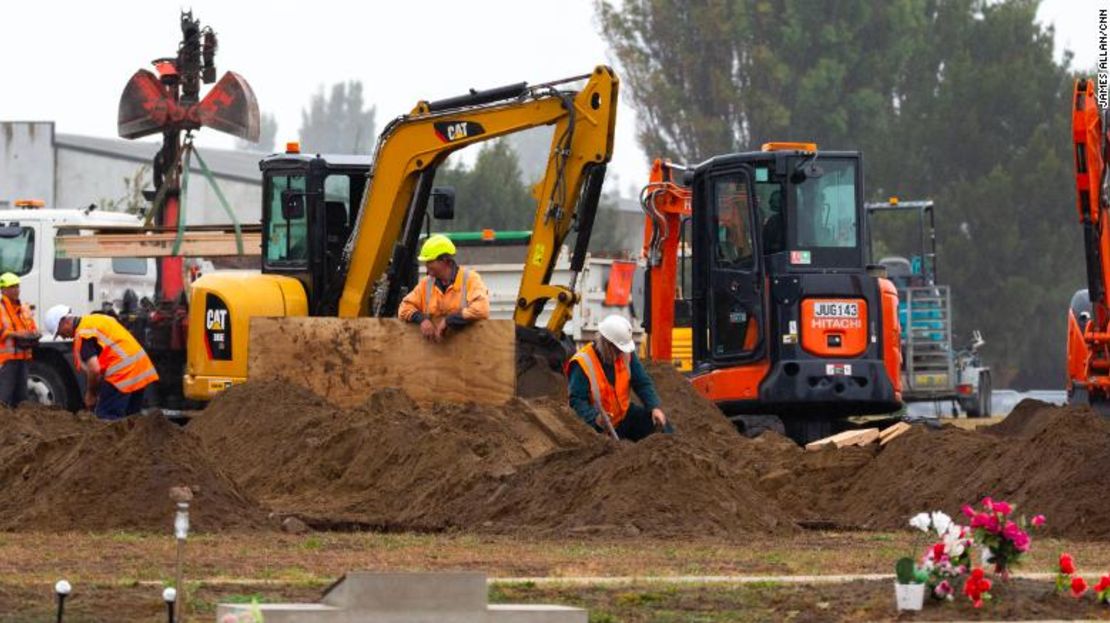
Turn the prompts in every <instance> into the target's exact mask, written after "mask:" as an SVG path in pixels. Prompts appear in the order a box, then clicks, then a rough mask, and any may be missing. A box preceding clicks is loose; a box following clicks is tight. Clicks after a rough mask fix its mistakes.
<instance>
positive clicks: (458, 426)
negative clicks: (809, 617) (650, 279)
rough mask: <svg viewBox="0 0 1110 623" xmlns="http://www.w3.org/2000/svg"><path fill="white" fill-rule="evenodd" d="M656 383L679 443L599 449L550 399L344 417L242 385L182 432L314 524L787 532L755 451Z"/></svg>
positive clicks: (392, 407)
mask: <svg viewBox="0 0 1110 623" xmlns="http://www.w3.org/2000/svg"><path fill="white" fill-rule="evenodd" d="M653 373H654V376H655V379H656V383H657V385H658V388H659V390H660V392H661V394H662V397H663V399H664V406H665V408H666V409H667V412H668V415H669V416H670V418H671V420H672V421H673V422H674V424H675V426H676V428H677V429H678V430H679V431H680V434H678V435H675V436H670V437H665V436H655V437H652V438H650V439H648V440H646V441H644V442H641V443H639V444H632V443H630V442H619V443H618V442H614V441H612V440H608V439H607V438H605V437H603V436H602V435H599V434H598V433H596V432H594V431H592V430H590V429H589V428H588V427H587V426H585V425H584V424H582V423H581V422H580V421H579V420H578V419H577V417H576V416H575V415H574V413H573V412H572V411H571V410H570V409H569V407H568V406H566V404H565V402H564V401H562V400H557V399H540V400H533V401H524V400H519V399H517V400H512V401H510V402H508V403H507V404H505V405H503V406H498V407H490V406H480V405H474V404H467V405H455V404H437V405H435V406H433V407H430V408H425V407H420V406H418V405H416V404H415V403H413V402H412V401H411V400H409V399H408V397H407V396H406V395H405V394H403V393H401V392H399V391H397V390H383V391H379V392H377V393H375V394H373V395H372V396H371V397H370V398H369V399H368V400H367V402H366V403H365V404H363V405H362V406H360V407H358V408H356V409H349V410H344V409H337V408H335V407H332V406H331V405H329V404H328V403H327V402H326V401H324V400H322V399H320V398H318V397H316V396H313V395H311V394H308V393H304V392H301V391H300V390H298V389H296V388H293V387H290V386H284V385H271V384H249V383H248V384H245V385H241V386H237V387H234V388H232V389H230V390H228V392H226V393H225V394H224V395H222V396H220V397H219V398H218V399H217V400H215V401H214V402H213V403H212V404H211V405H210V406H209V407H208V408H207V409H206V410H205V412H204V413H203V414H202V415H200V416H199V417H197V418H196V419H195V420H194V421H193V423H192V424H190V427H189V428H190V430H191V431H192V432H193V433H194V434H196V435H198V436H199V437H200V438H201V439H202V440H203V442H204V444H205V446H206V447H207V448H208V449H209V450H210V451H211V452H212V454H213V455H214V456H217V457H219V458H220V460H221V464H222V465H223V466H224V467H225V468H226V470H227V471H228V472H229V473H233V474H235V477H236V479H237V481H238V482H239V483H240V484H241V485H242V486H243V487H244V488H245V489H246V490H247V491H248V492H249V493H250V494H251V495H253V496H255V497H256V498H257V499H259V500H260V501H261V502H263V503H264V504H265V505H267V506H268V507H270V508H272V509H273V510H275V511H276V512H278V513H280V514H287V515H296V516H298V517H300V518H302V519H304V520H305V521H306V522H308V523H309V524H310V525H313V526H315V527H317V528H343V527H353V526H358V527H372V528H377V529H405V530H442V529H462V530H484V531H517V530H528V531H532V532H536V531H541V532H544V531H546V532H560V533H562V532H605V531H609V530H616V531H626V530H631V531H635V532H649V533H653V534H682V533H691V532H693V533H698V534H748V533H752V532H767V531H774V530H779V529H787V528H788V527H789V526H790V525H791V523H790V521H789V519H788V518H786V517H785V516H783V515H782V514H781V513H780V512H778V509H777V507H776V505H775V503H774V501H773V500H771V499H770V498H768V497H766V496H765V495H763V494H762V493H760V492H759V491H758V490H757V488H756V487H755V485H754V484H753V482H752V479H751V478H750V477H749V471H748V470H747V469H746V468H745V467H744V461H743V460H741V456H740V455H741V454H742V453H743V452H744V450H743V448H744V447H745V445H746V444H751V445H753V447H755V445H756V444H754V443H753V442H748V441H747V440H743V439H740V438H738V437H737V435H736V432H735V431H734V430H733V428H732V426H731V425H730V424H729V423H728V422H727V421H726V420H725V419H724V418H723V417H722V416H721V414H720V412H719V411H718V410H717V409H716V408H715V407H714V406H713V405H712V404H710V403H708V402H706V401H705V400H704V399H703V398H701V397H700V396H698V395H697V394H696V392H694V390H693V388H692V387H691V386H690V384H689V383H688V382H686V381H685V380H684V379H683V378H682V377H681V375H679V374H678V373H677V372H675V371H674V370H673V368H669V367H657V368H655V369H653ZM278 405H280V406H278Z"/></svg>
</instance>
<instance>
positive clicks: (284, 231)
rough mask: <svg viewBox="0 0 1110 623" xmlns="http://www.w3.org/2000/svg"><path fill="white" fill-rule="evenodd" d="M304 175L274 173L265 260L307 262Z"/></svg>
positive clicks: (288, 263)
mask: <svg viewBox="0 0 1110 623" xmlns="http://www.w3.org/2000/svg"><path fill="white" fill-rule="evenodd" d="M305 190H306V189H305V177H304V176H303V175H274V176H272V177H270V183H269V184H268V185H267V188H266V195H267V197H266V206H267V209H268V211H269V215H268V216H269V219H268V222H267V227H266V231H265V232H264V233H265V236H266V240H265V241H264V244H265V246H266V264H268V265H277V266H293V265H304V264H307V263H308V210H307V209H306V207H305V203H306V201H305Z"/></svg>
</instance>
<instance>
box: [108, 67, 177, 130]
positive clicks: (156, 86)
mask: <svg viewBox="0 0 1110 623" xmlns="http://www.w3.org/2000/svg"><path fill="white" fill-rule="evenodd" d="M174 106H175V104H174V103H173V102H172V101H171V100H170V97H169V92H168V91H167V89H166V88H165V87H164V86H162V83H161V82H159V81H158V76H155V75H154V74H153V73H152V72H149V71H147V70H145V69H140V70H139V71H136V72H135V75H133V76H131V79H130V80H128V81H127V86H126V87H124V88H123V94H122V95H120V98H119V121H118V126H119V135H120V136H121V137H123V138H130V139H135V138H140V137H143V136H148V135H150V134H156V133H158V132H161V131H162V130H163V129H165V128H166V125H167V123H168V122H169V119H170V110H171V107H174Z"/></svg>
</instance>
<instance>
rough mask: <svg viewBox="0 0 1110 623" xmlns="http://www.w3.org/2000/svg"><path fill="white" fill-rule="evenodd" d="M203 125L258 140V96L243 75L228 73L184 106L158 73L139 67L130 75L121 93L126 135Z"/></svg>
mask: <svg viewBox="0 0 1110 623" xmlns="http://www.w3.org/2000/svg"><path fill="white" fill-rule="evenodd" d="M202 126H204V127H209V128H212V129H213V130H219V131H221V132H226V133H228V134H231V135H232V136H237V137H239V138H241V139H244V140H247V141H251V142H255V141H257V140H258V134H259V114H258V100H257V99H256V98H255V96H254V90H252V89H251V87H250V85H249V84H247V81H246V80H244V79H243V77H242V76H240V75H239V74H237V73H235V72H232V71H229V72H227V73H225V74H224V75H223V77H222V78H220V81H219V82H218V83H216V86H214V87H212V89H211V90H209V91H208V94H207V95H205V96H204V99H203V100H201V101H200V102H199V103H197V104H194V105H192V106H189V107H184V106H182V105H181V104H180V103H178V102H175V101H173V99H172V98H171V97H170V92H169V90H168V89H167V88H166V87H165V86H163V85H162V83H161V81H159V79H158V77H157V76H155V75H154V74H153V73H152V72H150V71H147V70H145V69H140V70H139V71H136V72H135V75H133V76H131V79H130V80H129V81H128V82H127V86H126V87H124V89H123V94H122V95H121V96H120V100H119V120H118V127H119V135H120V136H121V137H123V138H129V139H135V138H140V137H143V136H147V135H150V134H157V133H159V132H164V131H167V130H173V129H179V130H195V129H198V128H200V127H202Z"/></svg>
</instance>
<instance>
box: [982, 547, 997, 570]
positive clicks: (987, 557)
mask: <svg viewBox="0 0 1110 623" xmlns="http://www.w3.org/2000/svg"><path fill="white" fill-rule="evenodd" d="M979 560H981V561H983V566H987V565H989V564H991V561H993V560H994V557H993V556H991V550H990V549H989V548H986V547H984V548H983V550H982V552H981V553H980V554H979Z"/></svg>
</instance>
